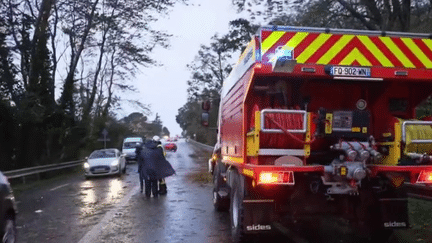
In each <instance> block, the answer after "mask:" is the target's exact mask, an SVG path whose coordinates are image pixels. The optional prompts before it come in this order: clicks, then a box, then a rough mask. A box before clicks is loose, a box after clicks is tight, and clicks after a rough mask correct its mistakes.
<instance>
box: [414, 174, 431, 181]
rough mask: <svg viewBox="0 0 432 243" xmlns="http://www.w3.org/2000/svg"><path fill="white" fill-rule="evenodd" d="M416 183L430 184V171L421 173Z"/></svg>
mask: <svg viewBox="0 0 432 243" xmlns="http://www.w3.org/2000/svg"><path fill="white" fill-rule="evenodd" d="M416 183H432V171H422V172H420V175H419V177H418V178H417V182H416Z"/></svg>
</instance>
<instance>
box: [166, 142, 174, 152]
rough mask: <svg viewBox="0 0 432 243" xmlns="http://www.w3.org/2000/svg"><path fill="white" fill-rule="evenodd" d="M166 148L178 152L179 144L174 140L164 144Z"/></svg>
mask: <svg viewBox="0 0 432 243" xmlns="http://www.w3.org/2000/svg"><path fill="white" fill-rule="evenodd" d="M164 148H165V151H173V152H176V151H177V144H176V143H173V142H168V143H166V144H164Z"/></svg>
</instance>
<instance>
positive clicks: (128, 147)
mask: <svg viewBox="0 0 432 243" xmlns="http://www.w3.org/2000/svg"><path fill="white" fill-rule="evenodd" d="M142 144H143V139H142V138H141V137H130V138H125V139H124V140H123V147H122V153H123V154H125V159H126V163H129V161H132V160H135V161H136V153H135V150H136V147H137V146H141V145H142Z"/></svg>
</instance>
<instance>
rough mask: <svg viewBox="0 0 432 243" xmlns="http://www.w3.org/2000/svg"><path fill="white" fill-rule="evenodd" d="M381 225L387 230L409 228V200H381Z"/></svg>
mask: <svg viewBox="0 0 432 243" xmlns="http://www.w3.org/2000/svg"><path fill="white" fill-rule="evenodd" d="M379 204H380V211H381V223H382V224H381V225H382V227H383V228H385V229H400V228H408V227H409V221H408V199H406V198H381V199H379Z"/></svg>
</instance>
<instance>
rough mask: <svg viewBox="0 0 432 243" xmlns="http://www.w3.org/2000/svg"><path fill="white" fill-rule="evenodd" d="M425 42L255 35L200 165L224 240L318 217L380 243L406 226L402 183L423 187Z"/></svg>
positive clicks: (431, 58)
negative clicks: (420, 109)
mask: <svg viewBox="0 0 432 243" xmlns="http://www.w3.org/2000/svg"><path fill="white" fill-rule="evenodd" d="M431 37H432V36H431V35H430V34H417V33H396V32H377V31H361V30H343V29H323V28H307V27H285V26H269V27H262V28H260V29H259V31H258V33H257V35H256V36H255V37H254V38H253V39H252V40H251V41H250V43H249V44H248V46H247V47H246V49H245V50H244V52H243V53H242V54H241V56H240V59H239V60H238V62H237V64H236V66H235V67H234V69H233V70H232V72H231V74H230V75H229V77H228V78H227V79H226V80H225V82H224V84H223V88H222V93H221V103H220V107H219V118H218V142H217V144H216V145H215V148H214V153H213V157H212V158H211V159H210V160H209V166H210V171H211V172H212V173H213V179H214V180H213V181H214V189H213V199H214V200H213V202H214V206H215V208H216V209H217V210H219V211H224V210H229V211H230V218H231V228H232V235H233V239H234V241H235V242H244V241H246V240H247V239H248V237H251V236H254V235H255V234H263V233H268V232H272V231H273V230H274V229H275V227H274V225H275V223H277V222H281V221H286V220H288V221H291V222H299V221H301V220H302V218H311V217H312V218H313V217H318V215H322V214H326V215H335V216H337V217H341V218H344V219H346V220H347V221H348V222H350V224H352V225H353V226H354V227H356V229H358V231H359V232H362V233H364V234H365V235H366V237H368V238H369V239H376V240H378V239H380V241H381V242H382V240H384V239H385V238H386V237H388V236H389V235H390V234H391V232H392V231H393V230H395V229H401V228H407V227H409V221H408V213H407V197H406V192H405V191H404V190H403V188H404V187H403V185H404V183H413V184H415V183H420V184H428V183H431V182H432V126H431V125H432V122H431V121H428V119H427V117H426V118H425V119H423V120H416V119H415V118H416V107H417V106H418V105H419V104H421V103H422V102H423V101H425V100H426V99H427V98H428V97H429V96H430V95H431V94H432V39H431ZM203 117H206V116H203ZM429 120H430V119H429Z"/></svg>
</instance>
